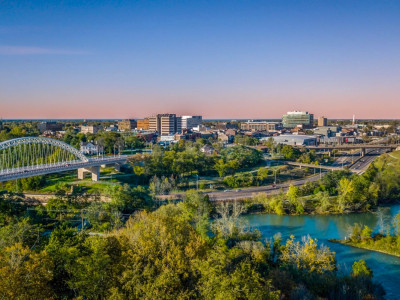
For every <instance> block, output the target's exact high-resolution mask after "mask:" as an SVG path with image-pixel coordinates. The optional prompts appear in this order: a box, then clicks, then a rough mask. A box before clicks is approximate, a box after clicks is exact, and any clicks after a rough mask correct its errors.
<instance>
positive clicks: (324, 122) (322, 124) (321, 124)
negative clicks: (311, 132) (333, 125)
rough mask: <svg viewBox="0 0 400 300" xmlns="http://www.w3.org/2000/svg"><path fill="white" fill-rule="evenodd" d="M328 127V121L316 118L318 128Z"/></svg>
mask: <svg viewBox="0 0 400 300" xmlns="http://www.w3.org/2000/svg"><path fill="white" fill-rule="evenodd" d="M322 126H328V119H327V118H325V117H324V116H322V117H319V118H318V127H322Z"/></svg>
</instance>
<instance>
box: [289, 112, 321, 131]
mask: <svg viewBox="0 0 400 300" xmlns="http://www.w3.org/2000/svg"><path fill="white" fill-rule="evenodd" d="M313 122H314V115H313V114H309V113H308V112H306V111H289V112H288V113H287V114H286V115H283V116H282V123H283V127H285V128H295V127H297V126H299V125H300V126H302V127H303V128H312V127H313Z"/></svg>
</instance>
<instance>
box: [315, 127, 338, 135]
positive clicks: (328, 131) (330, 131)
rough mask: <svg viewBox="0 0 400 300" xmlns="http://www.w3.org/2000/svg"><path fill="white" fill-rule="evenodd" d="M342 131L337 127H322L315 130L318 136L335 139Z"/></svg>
mask: <svg viewBox="0 0 400 300" xmlns="http://www.w3.org/2000/svg"><path fill="white" fill-rule="evenodd" d="M339 131H340V127H337V126H322V127H317V128H315V129H314V134H316V135H322V136H326V137H328V138H329V137H334V136H336V133H338V132H339Z"/></svg>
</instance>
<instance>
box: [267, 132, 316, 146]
mask: <svg viewBox="0 0 400 300" xmlns="http://www.w3.org/2000/svg"><path fill="white" fill-rule="evenodd" d="M272 138H273V139H274V141H275V142H276V143H277V144H284V145H290V146H315V145H317V137H316V136H313V135H292V134H284V135H278V136H273V137H272ZM267 139H268V138H266V140H267ZM261 140H264V139H261Z"/></svg>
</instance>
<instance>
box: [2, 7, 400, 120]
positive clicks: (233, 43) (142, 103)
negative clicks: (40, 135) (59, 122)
mask: <svg viewBox="0 0 400 300" xmlns="http://www.w3.org/2000/svg"><path fill="white" fill-rule="evenodd" d="M1 5H2V9H1V11H0V20H1V21H0V65H1V66H2V67H1V68H0V117H2V118H4V119H11V118H12V119H22V118H25V119H32V118H34V119H66V118H68V119H124V118H143V117H146V116H149V115H152V114H156V113H159V112H175V113H177V114H179V115H192V114H199V115H203V116H204V118H205V119H216V118H219V119H222V118H223V119H260V118H262V119H268V118H271V119H276V118H280V117H281V116H282V115H283V114H284V113H286V112H287V111H292V110H304V111H309V112H311V113H313V114H314V115H315V116H321V115H324V116H326V117H328V118H340V119H343V118H344V119H351V118H352V116H353V114H355V115H356V118H359V119H371V118H376V119H399V118H400V114H399V111H400V99H399V98H400V97H399V96H400V86H399V84H398V82H399V81H400V57H399V55H398V50H397V49H398V48H399V46H400V6H399V4H398V3H397V2H396V1H385V2H377V1H324V2H322V1H321V2H313V1H302V2H297V3H292V2H286V1H279V2H272V1H270V2H264V1H252V2H241V1H237V2H232V1H222V2H218V3H208V2H188V3H179V4H178V3H171V2H162V1H156V2H151V3H150V2H146V1H143V2H141V1H139V2H135V3H131V2H120V3H119V4H118V5H116V4H114V5H113V4H110V3H107V2H96V4H94V3H93V4H87V3H73V2H62V3H56V2H54V1H40V2H39V1H33V2H32V3H27V2H18V3H12V2H7V1H6V2H2V4H1Z"/></svg>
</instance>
